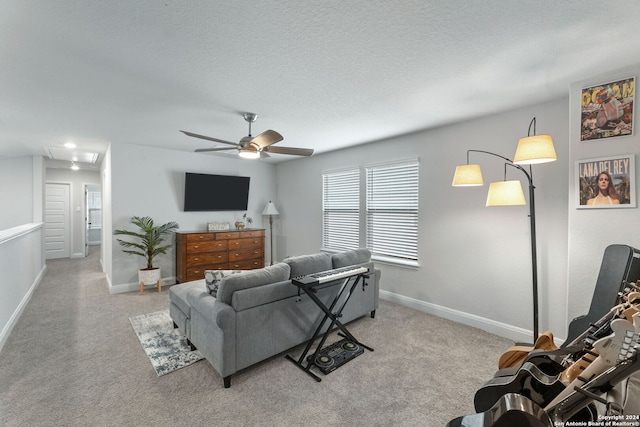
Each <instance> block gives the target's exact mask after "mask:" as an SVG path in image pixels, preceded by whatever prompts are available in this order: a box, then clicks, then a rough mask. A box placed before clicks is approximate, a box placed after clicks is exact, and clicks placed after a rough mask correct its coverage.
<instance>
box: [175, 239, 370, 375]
mask: <svg viewBox="0 0 640 427" xmlns="http://www.w3.org/2000/svg"><path fill="white" fill-rule="evenodd" d="M360 264H362V265H366V266H367V267H369V271H370V272H372V274H371V275H370V277H369V278H368V279H367V280H366V281H365V283H366V286H358V288H357V289H356V291H355V292H354V293H353V295H352V296H351V299H350V300H349V303H348V304H347V305H346V307H345V309H344V311H343V312H342V317H341V319H340V321H341V322H342V323H343V324H346V323H347V322H350V321H352V320H354V319H356V318H359V317H361V316H364V315H370V316H371V317H372V318H373V317H374V316H375V311H376V309H377V308H378V296H379V281H380V271H379V270H376V269H375V268H374V266H373V263H371V252H370V251H369V250H368V249H357V250H353V251H346V252H342V253H337V254H333V255H330V254H327V253H317V254H312V255H302V256H297V257H291V258H287V259H285V260H284V261H283V262H281V263H278V264H275V265H273V266H270V267H265V268H261V269H256V270H247V271H243V272H242V273H239V274H230V275H227V276H225V277H223V278H222V279H221V280H220V281H219V283H218V287H217V294H216V296H215V297H213V296H212V295H211V293H210V292H211V286H207V283H206V282H205V280H198V281H194V282H186V283H183V284H180V285H176V286H173V287H171V289H170V291H169V297H170V306H169V312H170V315H171V318H172V319H173V322H174V326H176V327H177V328H179V329H180V331H182V333H183V334H184V335H185V336H186V337H187V338H188V339H189V341H190V343H191V345H192V347H195V348H197V349H198V350H199V351H200V352H201V353H202V355H203V356H204V357H205V358H206V359H207V360H208V361H209V363H210V364H211V365H212V366H213V367H214V369H215V370H216V371H217V372H218V373H219V374H220V376H221V377H222V378H223V380H224V386H225V387H230V385H231V375H233V374H234V373H236V372H238V371H240V370H241V369H244V368H247V367H249V366H251V365H254V364H256V363H258V362H260V361H263V360H265V359H267V358H269V357H272V356H275V355H277V354H279V353H282V352H284V351H286V350H288V349H290V348H292V347H295V346H297V345H299V344H302V343H304V342H305V341H307V340H308V339H310V338H311V336H312V335H313V332H314V330H315V329H316V328H317V325H318V324H319V323H320V321H321V320H322V317H323V316H324V313H323V312H322V310H321V309H320V308H318V307H317V306H316V304H315V303H314V302H313V301H312V300H311V299H310V298H309V297H308V296H307V295H305V294H304V292H299V290H298V288H297V287H296V286H295V285H294V284H292V282H291V278H292V277H297V276H302V275H308V274H312V273H317V272H320V271H325V270H331V269H335V268H340V267H346V266H350V265H360ZM340 283H342V281H336V282H335V283H332V284H330V285H329V284H327V286H325V287H323V288H322V289H320V290H319V291H318V292H317V296H318V297H319V298H320V299H321V300H323V301H324V302H325V303H326V302H328V301H329V300H330V299H331V298H332V297H333V295H335V291H336V288H335V287H336V286H339V284H340ZM209 285H211V283H209ZM327 323H328V322H327ZM294 369H295V368H294V367H293V366H292V371H293V370H294Z"/></svg>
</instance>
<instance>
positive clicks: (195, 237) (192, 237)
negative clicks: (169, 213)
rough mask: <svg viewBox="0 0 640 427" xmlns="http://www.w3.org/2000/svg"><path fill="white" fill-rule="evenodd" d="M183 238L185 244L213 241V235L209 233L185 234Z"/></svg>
mask: <svg viewBox="0 0 640 427" xmlns="http://www.w3.org/2000/svg"><path fill="white" fill-rule="evenodd" d="M185 237H186V239H187V243H193V242H206V241H209V240H213V239H214V235H213V234H211V233H202V234H185Z"/></svg>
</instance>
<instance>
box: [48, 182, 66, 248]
mask: <svg viewBox="0 0 640 427" xmlns="http://www.w3.org/2000/svg"><path fill="white" fill-rule="evenodd" d="M69 187H70V186H69V184H47V185H46V188H45V194H44V217H45V220H44V256H45V259H55V258H70V257H71V249H70V237H69V236H70V232H69V229H70V223H71V221H70V214H71V212H70V211H71V201H70V192H71V191H70V188H69Z"/></svg>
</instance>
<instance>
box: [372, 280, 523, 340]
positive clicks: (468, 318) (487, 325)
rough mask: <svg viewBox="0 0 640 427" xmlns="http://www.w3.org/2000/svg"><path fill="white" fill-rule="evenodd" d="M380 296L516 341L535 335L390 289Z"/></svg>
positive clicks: (381, 291)
mask: <svg viewBox="0 0 640 427" xmlns="http://www.w3.org/2000/svg"><path fill="white" fill-rule="evenodd" d="M380 298H381V299H383V300H386V301H391V302H394V303H396V304H400V305H403V306H405V307H409V308H413V309H415V310H418V311H422V312H424V313H427V314H432V315H434V316H438V317H442V318H445V319H448V320H452V321H454V322H457V323H462V324H464V325H468V326H472V327H474V328H478V329H482V330H483V331H487V332H489V333H492V334H495V335H498V336H501V337H504V338H508V339H511V340H513V341H516V342H530V341H531V336H532V335H533V332H532V331H529V330H526V329H523V328H518V327H516V326H513V325H508V324H506V323H501V322H496V321H495V320H491V319H486V318H484V317H480V316H476V315H474V314H469V313H465V312H463V311H458V310H453V309H451V308H447V307H443V306H441V305H436V304H432V303H429V302H425V301H420V300H417V299H415V298H410V297H406V296H404V295H399V294H396V293H393V292H389V291H384V290H380Z"/></svg>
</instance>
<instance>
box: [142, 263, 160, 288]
mask: <svg viewBox="0 0 640 427" xmlns="http://www.w3.org/2000/svg"><path fill="white" fill-rule="evenodd" d="M138 282H139V283H140V293H142V290H143V287H144V286H145V285H147V286H151V285H153V286H157V287H158V292H161V284H162V273H161V272H160V267H158V268H154V269H152V270H138Z"/></svg>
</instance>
